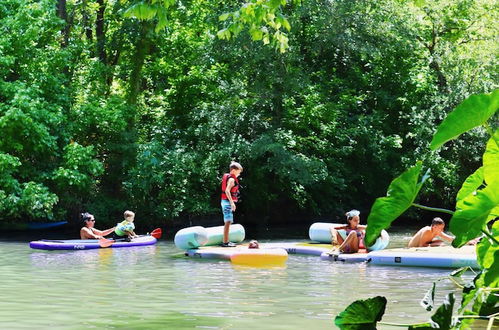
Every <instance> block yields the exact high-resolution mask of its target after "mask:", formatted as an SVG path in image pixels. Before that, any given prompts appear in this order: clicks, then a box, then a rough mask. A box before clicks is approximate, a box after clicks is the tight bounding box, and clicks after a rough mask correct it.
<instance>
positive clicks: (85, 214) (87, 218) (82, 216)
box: [80, 212, 93, 222]
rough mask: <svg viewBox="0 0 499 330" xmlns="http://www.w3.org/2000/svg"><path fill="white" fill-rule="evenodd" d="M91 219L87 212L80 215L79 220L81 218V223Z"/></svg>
mask: <svg viewBox="0 0 499 330" xmlns="http://www.w3.org/2000/svg"><path fill="white" fill-rule="evenodd" d="M92 217H93V215H91V214H90V213H88V212H84V213H80V218H81V221H83V222H85V221H87V220H90V219H92Z"/></svg>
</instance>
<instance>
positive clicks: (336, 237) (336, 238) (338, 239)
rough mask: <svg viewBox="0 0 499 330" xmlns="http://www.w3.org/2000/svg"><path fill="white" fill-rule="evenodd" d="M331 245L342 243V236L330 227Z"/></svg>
mask: <svg viewBox="0 0 499 330" xmlns="http://www.w3.org/2000/svg"><path fill="white" fill-rule="evenodd" d="M330 232H331V245H333V246H334V245H340V244H341V243H343V238H342V237H341V235H340V233H338V231H337V230H336V229H334V228H331V230H330Z"/></svg>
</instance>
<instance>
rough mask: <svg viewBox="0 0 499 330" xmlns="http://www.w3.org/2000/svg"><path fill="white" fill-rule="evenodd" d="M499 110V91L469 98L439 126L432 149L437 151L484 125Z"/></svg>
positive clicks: (431, 145)
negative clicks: (465, 133) (467, 132)
mask: <svg viewBox="0 0 499 330" xmlns="http://www.w3.org/2000/svg"><path fill="white" fill-rule="evenodd" d="M498 108H499V89H496V90H495V91H494V92H492V93H490V94H477V95H472V96H470V97H468V98H467V99H466V100H464V101H463V102H462V103H461V104H460V105H458V106H457V107H456V108H455V109H454V110H453V111H452V112H451V113H449V115H447V117H446V118H445V119H444V121H443V122H442V123H441V124H440V125H439V126H438V128H437V132H436V133H435V135H434V136H433V139H432V141H431V143H430V149H431V150H435V149H437V148H439V147H440V146H442V145H443V144H444V143H445V142H447V141H449V140H452V139H455V138H456V137H458V136H459V135H461V134H462V133H464V132H466V131H469V130H470V129H472V128H475V127H477V126H480V125H483V124H484V123H486V122H487V120H488V119H489V118H490V117H491V116H492V115H494V113H495V112H496V111H497V109H498Z"/></svg>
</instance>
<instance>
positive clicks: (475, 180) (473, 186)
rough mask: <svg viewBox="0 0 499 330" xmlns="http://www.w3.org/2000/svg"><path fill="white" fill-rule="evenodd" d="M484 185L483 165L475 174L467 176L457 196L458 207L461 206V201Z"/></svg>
mask: <svg viewBox="0 0 499 330" xmlns="http://www.w3.org/2000/svg"><path fill="white" fill-rule="evenodd" d="M481 185H483V167H480V168H479V169H478V170H476V171H475V172H474V173H473V174H471V175H470V176H469V177H467V178H466V180H465V181H464V183H463V185H462V186H461V189H459V191H458V193H457V197H456V209H459V208H461V207H460V204H461V202H462V201H463V200H464V199H465V198H466V197H468V196H469V195H470V194H472V193H474V192H475V191H477V189H478V188H479V187H480V186H481Z"/></svg>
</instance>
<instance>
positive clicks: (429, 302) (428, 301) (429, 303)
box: [420, 282, 435, 311]
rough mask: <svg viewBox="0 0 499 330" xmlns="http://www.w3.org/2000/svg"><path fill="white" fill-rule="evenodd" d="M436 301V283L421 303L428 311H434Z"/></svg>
mask: <svg viewBox="0 0 499 330" xmlns="http://www.w3.org/2000/svg"><path fill="white" fill-rule="evenodd" d="M434 301H435V282H433V284H432V285H431V288H430V290H428V291H427V292H426V294H425V296H424V297H423V299H422V300H421V302H420V305H421V306H422V307H423V308H424V309H426V310H427V311H431V310H432V309H433V305H434Z"/></svg>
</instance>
